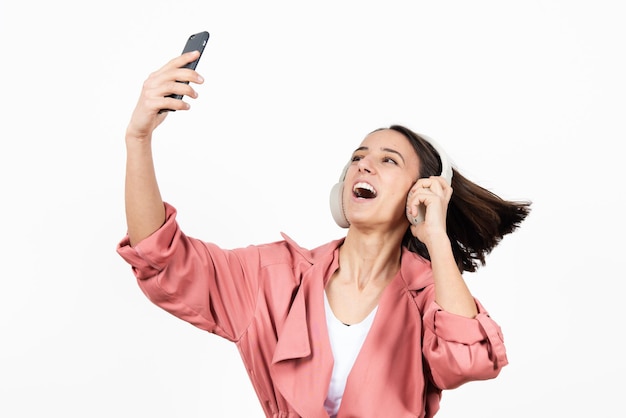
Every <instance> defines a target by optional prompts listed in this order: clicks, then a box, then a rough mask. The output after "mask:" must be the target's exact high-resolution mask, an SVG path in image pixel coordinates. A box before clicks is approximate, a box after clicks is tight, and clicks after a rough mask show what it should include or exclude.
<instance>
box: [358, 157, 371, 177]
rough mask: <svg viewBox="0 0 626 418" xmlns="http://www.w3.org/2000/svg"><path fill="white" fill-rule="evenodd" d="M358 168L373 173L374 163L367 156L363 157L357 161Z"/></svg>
mask: <svg viewBox="0 0 626 418" xmlns="http://www.w3.org/2000/svg"><path fill="white" fill-rule="evenodd" d="M357 168H358V169H359V171H361V172H366V173H370V174H371V173H372V165H371V164H370V162H369V160H368V159H367V158H361V159H360V160H359V162H358V163H357Z"/></svg>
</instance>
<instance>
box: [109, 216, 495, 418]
mask: <svg viewBox="0 0 626 418" xmlns="http://www.w3.org/2000/svg"><path fill="white" fill-rule="evenodd" d="M166 212H167V220H166V222H165V224H164V225H163V227H161V228H160V229H159V230H158V231H156V232H155V233H154V234H152V235H151V236H150V237H148V238H146V239H145V240H143V241H142V242H140V243H139V244H138V245H136V246H135V247H130V245H129V243H128V238H127V237H126V238H124V239H123V240H122V241H121V242H120V243H119V245H118V248H117V251H118V253H119V254H120V255H121V256H122V257H123V258H124V259H125V260H126V261H127V262H128V263H129V264H130V265H131V266H132V269H133V272H134V274H135V276H136V277H137V279H138V283H139V286H140V287H141V289H142V290H143V292H144V293H145V294H146V296H147V297H148V298H149V299H150V300H151V301H152V302H154V303H155V304H156V305H158V306H160V307H161V308H163V309H165V310H166V311H168V312H170V313H171V314H173V315H175V316H177V317H178V318H180V319H183V320H185V321H187V322H189V323H191V324H193V325H195V326H197V327H198V328H201V329H203V330H205V331H208V332H211V333H214V334H217V335H220V336H222V337H224V338H226V339H228V340H230V341H233V342H234V343H235V344H236V345H237V347H238V349H239V352H240V354H241V358H242V359H243V362H244V364H245V367H246V369H247V371H248V374H249V376H250V380H251V381H252V384H253V386H254V388H255V390H256V393H257V395H258V397H259V400H260V401H261V404H262V407H263V410H264V411H265V414H266V416H268V417H275V418H279V417H280V418H296V417H305V418H327V417H328V414H327V413H326V411H325V410H324V406H323V405H324V400H325V398H326V393H327V390H328V385H329V382H330V376H331V371H332V366H333V355H332V351H331V347H330V343H329V338H328V331H327V328H326V319H325V312H324V299H323V292H324V286H325V283H326V280H327V279H328V278H329V276H330V275H331V274H332V272H334V271H335V270H336V269H337V267H338V247H339V246H340V245H341V243H342V241H343V240H341V239H340V240H336V241H333V242H330V243H328V244H325V245H323V246H321V247H318V248H316V249H313V250H306V249H303V248H301V247H299V246H298V245H297V244H296V243H294V242H293V241H292V240H291V239H290V238H288V237H287V236H285V235H283V238H284V240H282V241H278V242H274V243H271V244H266V245H258V246H249V247H246V248H240V249H234V250H224V249H221V248H219V247H217V246H216V245H214V244H211V243H206V242H203V241H200V240H197V239H194V238H191V237H188V236H186V235H184V234H183V233H182V232H181V230H180V228H179V226H178V224H177V222H176V219H175V218H176V210H175V209H174V208H173V207H172V206H170V205H168V204H166ZM433 287H434V286H433V281H432V277H431V268H430V263H429V262H428V261H427V260H424V259H423V258H421V257H419V256H418V255H416V254H414V253H411V252H409V251H408V250H405V251H404V252H403V253H402V267H401V270H400V271H399V272H398V274H397V276H396V277H395V279H394V280H393V281H392V283H390V284H389V285H388V286H387V288H386V289H385V291H384V293H383V295H382V297H381V299H380V302H379V305H378V311H377V314H376V317H375V319H374V323H373V324H372V327H371V330H370V332H369V334H368V336H367V338H366V340H365V342H364V344H363V347H362V349H361V351H360V353H359V355H358V357H357V360H356V362H355V364H354V367H353V368H352V371H351V373H350V376H349V378H348V382H347V385H346V389H345V393H344V397H343V400H342V403H341V407H340V410H339V414H338V417H361V418H367V417H394V418H402V417H432V416H433V415H435V413H436V412H437V410H438V409H439V400H440V398H441V391H442V390H443V389H451V388H455V387H457V386H459V385H461V384H463V383H465V382H468V381H471V380H484V379H491V378H494V377H496V376H497V375H498V374H499V372H500V370H501V368H502V367H503V366H505V365H506V364H507V358H506V352H505V348H504V344H503V340H502V334H501V331H500V328H499V326H498V325H497V324H496V323H495V322H494V321H493V320H492V319H491V318H490V317H489V315H488V314H487V312H485V310H484V308H483V307H482V306H481V305H480V303H479V302H478V301H477V302H476V303H477V306H478V309H479V314H478V316H477V317H476V318H474V319H470V318H464V317H461V316H457V315H454V314H451V313H448V312H445V311H443V310H442V309H441V307H439V306H438V305H437V304H436V303H435V302H434V288H433Z"/></svg>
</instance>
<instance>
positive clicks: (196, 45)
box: [161, 31, 209, 112]
mask: <svg viewBox="0 0 626 418" xmlns="http://www.w3.org/2000/svg"><path fill="white" fill-rule="evenodd" d="M208 40H209V32H207V31H204V32H198V33H194V34H193V35H191V36H190V37H189V38H188V39H187V43H185V47H184V48H183V52H182V53H181V55H182V54H184V53H186V52H191V51H200V56H199V57H198V58H197V59H196V60H194V61H191V62H190V63H188V64H187V65H185V66H184V67H182V68H190V69H192V70H195V69H196V67H197V66H198V62H199V61H200V57H202V53H203V52H204V47H205V46H206V43H207V42H208ZM179 83H185V84H189V82H187V81H179ZM167 97H173V98H174V99H178V100H181V99H182V98H183V96H182V95H180V94H170V95H168V96H167ZM163 111H170V112H175V110H173V109H163V110H161V112H163Z"/></svg>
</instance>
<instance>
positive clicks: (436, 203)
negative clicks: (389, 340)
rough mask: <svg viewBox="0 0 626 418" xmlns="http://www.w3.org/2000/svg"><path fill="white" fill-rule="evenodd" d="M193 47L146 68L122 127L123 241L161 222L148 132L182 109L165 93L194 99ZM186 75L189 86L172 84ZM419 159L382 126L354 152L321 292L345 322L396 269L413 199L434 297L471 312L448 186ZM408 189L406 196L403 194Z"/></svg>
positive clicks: (357, 317) (354, 318) (367, 306)
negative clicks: (449, 224)
mask: <svg viewBox="0 0 626 418" xmlns="http://www.w3.org/2000/svg"><path fill="white" fill-rule="evenodd" d="M197 56H198V52H197V51H193V52H190V53H186V54H183V55H181V56H178V57H176V58H174V59H172V60H170V61H169V62H168V63H167V64H165V65H164V66H163V67H161V68H160V69H159V70H157V71H155V72H153V73H152V74H150V76H149V77H148V78H147V79H146V80H145V82H144V84H143V88H142V90H141V94H140V96H139V99H138V101H137V104H136V107H135V109H134V111H133V113H132V116H131V119H130V121H129V123H128V126H127V129H126V138H125V140H126V179H125V205H126V221H127V228H128V229H127V231H128V237H129V240H130V245H131V246H134V245H136V244H137V243H139V242H140V241H142V240H143V239H145V238H147V237H148V236H149V235H151V234H152V233H153V232H155V231H156V230H157V229H159V228H160V227H161V226H162V225H163V223H164V222H165V210H164V205H163V200H162V198H161V193H160V191H159V186H158V183H157V179H156V174H155V169H154V161H153V156H152V134H153V132H154V130H155V129H156V128H157V127H158V126H159V125H160V124H161V123H162V122H163V121H164V120H165V118H166V117H167V115H168V113H169V112H163V113H159V110H160V109H175V110H177V111H185V110H188V109H189V108H190V106H189V104H188V103H187V102H186V101H185V100H177V99H173V98H168V97H165V96H167V95H169V94H173V93H175V94H182V95H183V96H186V97H185V98H187V97H191V98H194V99H195V98H197V97H198V94H197V93H196V91H195V90H194V88H193V86H192V85H193V84H202V83H203V82H204V80H203V78H202V77H201V76H200V75H199V74H198V73H197V72H196V71H194V70H190V69H184V68H180V67H182V66H184V65H185V64H187V63H189V62H191V61H193V60H195V59H196V58H197ZM176 80H180V81H187V82H189V84H185V83H178V82H176ZM418 171H419V158H418V156H417V155H416V153H415V151H414V150H413V148H412V146H411V145H410V143H409V142H408V140H407V139H406V138H404V136H403V135H401V134H400V133H398V132H395V131H391V130H384V131H379V132H375V133H372V134H371V135H368V136H367V137H366V138H365V139H364V140H363V142H362V143H361V146H360V147H359V148H358V149H357V150H356V151H355V153H354V155H353V163H352V165H351V166H350V168H349V170H348V172H347V174H346V179H345V184H346V187H344V202H345V209H346V213H347V216H348V219H349V220H350V223H351V225H350V228H349V230H348V233H347V235H346V239H345V242H344V244H343V245H342V246H341V248H340V250H339V264H340V266H341V267H340V268H339V269H338V270H337V271H336V272H335V273H334V275H333V276H332V277H331V278H330V280H329V282H328V284H327V287H326V293H327V296H328V299H329V302H330V305H331V308H332V309H333V311H334V312H335V315H336V316H337V317H338V318H339V319H340V320H341V321H343V322H345V323H348V324H350V323H357V322H360V321H361V320H362V319H363V318H365V317H366V316H367V314H369V312H371V310H372V309H373V308H374V307H375V306H376V304H377V303H378V300H379V299H380V295H381V294H382V292H383V290H384V289H385V287H386V286H387V284H389V282H390V281H391V280H392V279H393V277H394V276H395V274H396V273H397V272H398V270H399V268H400V255H401V242H402V236H403V234H404V231H405V230H406V228H407V226H408V225H409V223H408V220H407V219H406V216H405V211H406V210H407V207H408V210H409V212H410V213H411V214H413V215H414V216H415V215H416V214H417V207H418V205H419V204H420V203H422V204H424V205H425V206H426V217H425V221H424V222H423V223H421V224H420V225H418V226H412V227H411V231H412V233H413V234H414V235H415V236H417V237H418V238H419V239H420V240H421V241H422V242H424V243H425V244H426V246H427V248H428V250H429V253H430V255H431V261H432V268H433V275H434V281H435V295H436V301H437V302H438V303H439V305H440V306H441V307H442V308H443V309H446V310H448V311H450V312H452V313H456V314H458V315H463V316H467V317H474V316H475V315H476V314H477V312H476V305H475V303H474V300H473V298H472V296H471V294H470V292H469V290H468V288H467V287H466V285H465V282H464V280H463V278H462V276H461V274H460V273H459V271H458V269H457V267H456V263H455V261H454V257H453V255H452V249H451V246H450V241H449V239H448V236H447V234H446V229H445V225H446V223H445V218H446V209H447V205H448V202H449V201H450V197H451V196H452V189H451V188H450V187H449V186H448V185H447V184H446V183H445V181H444V180H443V179H441V178H438V177H431V178H426V179H419V180H418V181H417V182H415V179H416V178H417V175H418ZM358 181H367V182H368V183H370V184H371V185H372V186H374V188H375V189H376V190H377V192H378V194H377V197H376V198H375V199H371V200H364V199H357V198H355V197H354V196H353V193H352V186H353V185H354V184H355V183H356V182H358ZM407 194H408V195H409V199H408V201H407V199H406V196H407Z"/></svg>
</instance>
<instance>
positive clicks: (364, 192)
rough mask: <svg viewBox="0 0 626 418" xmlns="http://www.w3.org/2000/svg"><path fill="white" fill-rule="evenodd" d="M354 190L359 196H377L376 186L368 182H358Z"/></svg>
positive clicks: (366, 197) (367, 197) (369, 197)
mask: <svg viewBox="0 0 626 418" xmlns="http://www.w3.org/2000/svg"><path fill="white" fill-rule="evenodd" d="M352 191H353V192H354V194H355V196H357V197H362V198H365V199H371V198H374V197H376V190H374V188H373V187H372V186H371V185H370V184H368V183H364V182H362V183H357V184H355V185H354V188H353V189H352Z"/></svg>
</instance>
